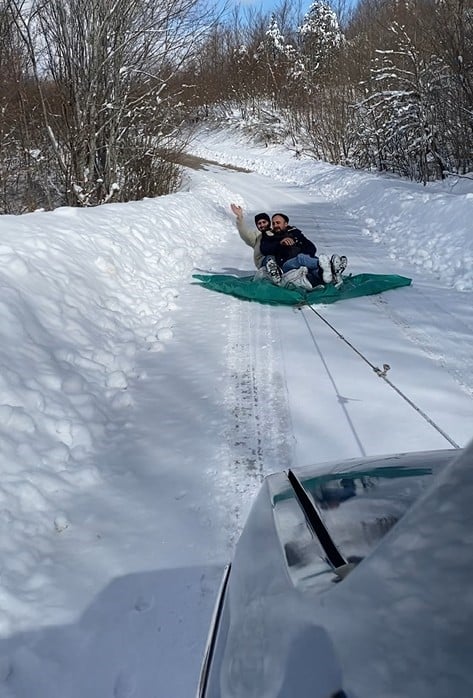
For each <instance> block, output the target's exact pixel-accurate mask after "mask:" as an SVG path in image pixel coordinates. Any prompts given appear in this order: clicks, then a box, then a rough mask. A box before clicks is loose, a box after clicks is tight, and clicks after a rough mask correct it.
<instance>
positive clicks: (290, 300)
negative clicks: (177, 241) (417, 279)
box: [193, 274, 411, 305]
mask: <svg viewBox="0 0 473 698" xmlns="http://www.w3.org/2000/svg"><path fill="white" fill-rule="evenodd" d="M193 278H194V279H197V281H198V282H200V284H201V285H202V286H204V288H208V289H210V290H211V291H217V292H218V293H226V294H228V295H230V296H236V298H243V299H245V300H249V301H256V302H258V303H269V304H271V305H300V304H307V305H316V304H317V303H324V304H325V303H335V302H336V301H341V300H345V299H346V298H357V297H359V296H371V295H373V294H375V293H383V291H390V290H391V289H393V288H400V287H402V286H409V285H410V284H411V279H408V278H407V277H405V276H398V275H397V274H356V275H355V276H351V275H350V276H347V277H343V278H344V281H343V284H342V285H341V286H340V288H335V286H333V285H329V286H325V287H324V288H321V289H313V290H312V291H305V290H304V289H290V288H281V287H280V286H275V285H274V284H273V283H271V282H270V281H267V280H266V279H264V280H262V279H259V280H257V281H255V280H254V277H253V276H230V275H228V274H194V275H193Z"/></svg>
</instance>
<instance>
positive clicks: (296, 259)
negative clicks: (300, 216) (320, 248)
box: [260, 213, 333, 286]
mask: <svg viewBox="0 0 473 698" xmlns="http://www.w3.org/2000/svg"><path fill="white" fill-rule="evenodd" d="M271 226H272V231H273V235H272V236H271V237H265V238H264V239H262V240H261V246H260V249H261V252H262V254H263V255H264V256H265V257H267V256H271V257H274V258H275V260H276V262H277V264H278V265H279V266H280V267H281V269H282V271H283V272H284V273H285V272H288V271H290V270H291V269H298V268H299V267H306V268H307V270H308V276H309V280H310V282H311V283H312V285H313V286H317V285H318V284H319V283H325V284H329V283H330V282H331V281H332V279H333V275H332V268H331V264H330V260H329V258H328V257H327V255H320V256H319V257H316V252H317V248H316V246H315V245H314V243H313V242H312V241H311V240H309V239H308V238H306V236H305V235H304V234H303V233H302V231H300V230H299V228H295V227H294V226H292V225H289V218H288V216H286V214H285V213H275V214H274V215H273V217H272V220H271Z"/></svg>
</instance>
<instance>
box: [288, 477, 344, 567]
mask: <svg viewBox="0 0 473 698" xmlns="http://www.w3.org/2000/svg"><path fill="white" fill-rule="evenodd" d="M287 477H288V479H289V482H290V483H291V485H292V489H293V490H294V494H295V495H296V499H297V501H298V503H299V506H300V507H301V509H302V511H303V512H304V515H305V518H306V521H307V524H308V525H309V528H310V529H311V531H312V532H313V534H314V535H315V536H316V537H317V538H318V540H319V543H320V545H321V546H322V548H323V551H324V553H325V555H326V556H327V560H328V562H329V564H330V565H331V566H332V567H333V568H334V570H335V571H336V572H337V574H338V575H339V576H340V577H341V576H344V574H343V573H342V570H341V569H340V568H345V569H348V568H347V567H346V566H347V565H348V566H349V568H351V564H350V563H349V562H348V561H347V560H345V558H344V557H343V555H342V554H341V552H340V551H339V549H338V548H337V546H336V545H335V543H334V540H333V538H332V536H331V535H330V533H329V532H328V529H327V528H326V526H325V524H324V522H323V520H322V517H321V516H320V514H319V512H318V509H317V507H316V506H315V504H314V503H313V502H312V500H311V499H310V497H309V495H308V494H307V492H306V490H305V489H304V487H303V485H302V483H301V481H300V480H299V478H298V477H297V475H295V474H294V473H293V472H292V470H288V471H287Z"/></svg>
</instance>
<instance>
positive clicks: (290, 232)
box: [260, 225, 317, 266]
mask: <svg viewBox="0 0 473 698" xmlns="http://www.w3.org/2000/svg"><path fill="white" fill-rule="evenodd" d="M287 237H290V238H292V239H293V240H294V243H295V244H294V245H282V244H281V240H283V239H284V238H287ZM260 249H261V252H262V253H263V255H265V256H266V255H273V256H274V257H275V258H276V262H277V263H278V264H279V266H282V265H283V264H284V262H287V260H288V259H292V258H293V257H295V256H296V255H298V254H301V253H302V254H308V255H309V256H310V257H315V253H316V252H317V248H316V246H315V245H314V243H313V242H312V241H311V240H308V239H307V238H306V236H305V235H304V234H303V233H302V232H301V231H300V230H299V228H294V226H292V225H289V226H288V227H287V228H286V230H285V231H284V232H282V233H274V234H273V235H263V236H262V238H261V244H260Z"/></svg>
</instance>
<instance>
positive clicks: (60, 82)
mask: <svg viewBox="0 0 473 698" xmlns="http://www.w3.org/2000/svg"><path fill="white" fill-rule="evenodd" d="M7 4H8V6H9V9H10V11H11V13H12V15H13V17H14V19H15V22H16V25H17V28H18V31H19V32H20V35H21V37H22V39H23V41H24V43H25V45H26V47H27V49H28V52H29V56H30V60H31V63H32V66H33V74H34V78H35V83H36V86H37V89H38V94H39V95H40V102H41V107H42V117H43V125H44V128H45V130H46V132H47V134H48V136H49V140H50V144H51V147H52V149H53V151H54V153H55V156H56V162H57V167H58V171H59V173H60V176H61V180H62V185H63V190H64V195H65V199H66V201H67V202H68V203H71V204H74V203H79V204H82V205H90V204H93V203H101V202H104V201H108V200H110V199H111V198H112V197H115V198H118V199H121V200H127V199H130V198H140V196H142V195H144V194H151V193H153V191H159V192H160V193H161V192H162V191H163V190H164V191H165V190H166V179H169V183H170V185H171V187H172V185H174V184H175V181H176V174H175V172H173V171H172V169H173V168H172V167H171V164H170V161H169V157H168V156H167V155H166V154H167V153H168V152H169V150H170V149H176V148H178V147H179V146H178V143H179V137H178V136H179V126H180V124H181V122H182V110H181V109H180V106H179V102H180V96H181V92H182V88H181V87H180V86H179V85H178V83H177V82H176V81H175V80H174V81H173V77H174V76H175V75H176V74H177V73H178V71H179V70H180V68H181V67H182V65H183V64H184V62H185V61H186V60H187V59H188V57H189V55H190V54H191V53H192V51H193V48H194V47H195V45H196V44H198V38H199V35H200V34H201V33H202V32H205V31H206V30H207V29H208V26H209V22H210V20H211V16H210V13H209V11H208V10H207V9H206V8H205V7H204V6H203V5H202V4H201V2H200V0H162V1H161V2H159V3H157V2H155V0H46V1H44V0H32V1H31V2H28V5H26V3H25V1H24V0H7ZM160 180H161V181H160ZM145 183H146V186H145Z"/></svg>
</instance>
